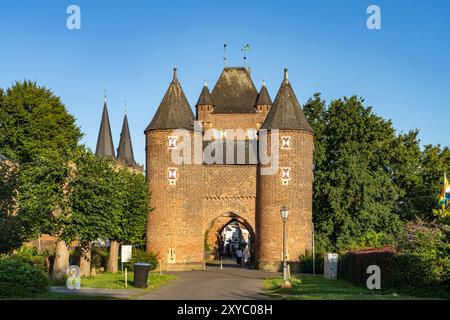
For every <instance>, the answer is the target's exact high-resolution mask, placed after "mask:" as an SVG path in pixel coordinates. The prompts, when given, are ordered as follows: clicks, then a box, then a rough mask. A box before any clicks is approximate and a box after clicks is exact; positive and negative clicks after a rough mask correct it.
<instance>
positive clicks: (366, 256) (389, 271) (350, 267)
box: [338, 247, 396, 288]
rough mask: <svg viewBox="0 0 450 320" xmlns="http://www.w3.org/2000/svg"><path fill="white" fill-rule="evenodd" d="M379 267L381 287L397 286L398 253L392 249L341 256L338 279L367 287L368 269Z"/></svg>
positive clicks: (372, 250) (352, 252)
mask: <svg viewBox="0 0 450 320" xmlns="http://www.w3.org/2000/svg"><path fill="white" fill-rule="evenodd" d="M370 265H377V266H379V267H380V270H381V287H382V288H391V287H393V286H394V285H395V279H394V274H395V269H396V253H395V251H394V250H393V249H392V248H389V247H386V248H381V249H369V250H363V251H349V252H346V253H343V254H340V255H339V265H338V277H339V278H343V279H346V280H348V281H350V282H353V283H355V284H358V285H362V286H366V281H367V278H368V277H369V274H367V267H368V266H370Z"/></svg>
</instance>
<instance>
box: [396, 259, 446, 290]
mask: <svg viewBox="0 0 450 320" xmlns="http://www.w3.org/2000/svg"><path fill="white" fill-rule="evenodd" d="M396 258H397V265H396V273H395V286H396V287H403V288H438V287H440V286H441V284H442V283H443V282H444V281H445V271H446V270H445V268H446V267H448V266H446V265H445V260H443V259H439V258H438V257H437V256H436V255H433V254H426V253H403V254H399V255H397V257H396ZM447 260H448V259H447Z"/></svg>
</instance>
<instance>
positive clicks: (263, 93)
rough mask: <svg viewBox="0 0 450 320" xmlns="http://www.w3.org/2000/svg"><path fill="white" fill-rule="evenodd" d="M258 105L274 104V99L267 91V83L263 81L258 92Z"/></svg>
mask: <svg viewBox="0 0 450 320" xmlns="http://www.w3.org/2000/svg"><path fill="white" fill-rule="evenodd" d="M256 105H257V106H261V105H272V99H270V95H269V92H268V91H267V87H266V84H265V83H263V85H262V87H261V90H260V91H259V94H258V100H256Z"/></svg>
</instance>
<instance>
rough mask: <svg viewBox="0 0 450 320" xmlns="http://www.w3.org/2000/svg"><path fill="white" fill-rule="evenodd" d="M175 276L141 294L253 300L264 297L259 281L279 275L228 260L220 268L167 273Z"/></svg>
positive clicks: (148, 297) (154, 297)
mask: <svg viewBox="0 0 450 320" xmlns="http://www.w3.org/2000/svg"><path fill="white" fill-rule="evenodd" d="M171 274H174V275H176V276H177V277H178V279H177V280H174V281H171V282H169V283H168V284H167V285H165V286H163V287H161V288H159V289H156V290H155V291H152V292H149V293H147V294H145V295H141V296H139V297H138V299H146V300H205V299H208V300H221V299H224V300H253V299H268V297H267V296H266V295H265V293H264V288H263V281H264V279H267V278H274V277H279V276H280V274H279V273H271V272H264V271H260V270H254V269H247V268H239V267H237V266H236V265H235V263H234V262H232V261H226V262H224V268H223V269H220V266H219V265H217V264H208V265H207V267H206V271H180V272H171Z"/></svg>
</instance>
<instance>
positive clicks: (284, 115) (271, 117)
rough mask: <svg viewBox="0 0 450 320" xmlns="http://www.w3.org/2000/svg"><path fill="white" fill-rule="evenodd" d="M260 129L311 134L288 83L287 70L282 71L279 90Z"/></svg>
mask: <svg viewBox="0 0 450 320" xmlns="http://www.w3.org/2000/svg"><path fill="white" fill-rule="evenodd" d="M261 129H267V130H269V129H281V130H282V129H286V130H288V129H292V130H303V131H309V132H313V129H312V128H311V126H310V125H309V123H308V120H307V119H306V117H305V114H304V113H303V110H302V108H301V106H300V103H299V102H298V100H297V97H296V96H295V93H294V90H293V89H292V86H291V84H290V82H289V79H288V72H287V69H284V79H283V82H282V83H281V87H280V90H278V93H277V96H276V98H275V101H274V103H273V106H272V108H271V109H270V111H269V114H268V115H267V118H266V121H265V122H264V124H263V125H262V127H261Z"/></svg>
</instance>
